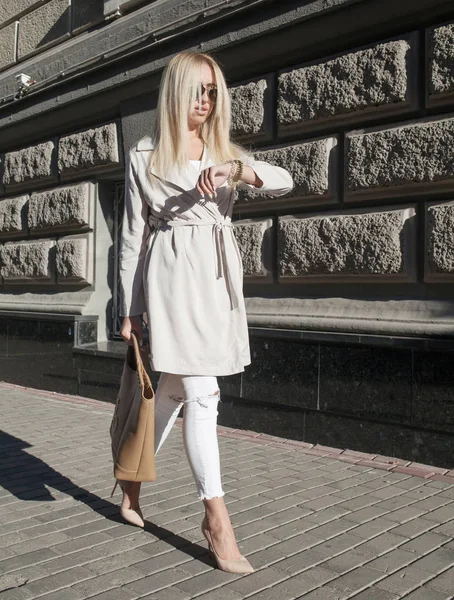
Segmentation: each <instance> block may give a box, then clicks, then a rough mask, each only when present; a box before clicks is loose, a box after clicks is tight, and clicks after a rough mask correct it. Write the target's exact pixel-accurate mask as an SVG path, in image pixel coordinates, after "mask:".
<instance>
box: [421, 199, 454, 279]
mask: <svg viewBox="0 0 454 600" xmlns="http://www.w3.org/2000/svg"><path fill="white" fill-rule="evenodd" d="M453 232H454V201H452V202H444V203H442V204H438V203H437V204H431V205H429V206H427V209H426V250H425V256H426V265H425V267H426V268H425V277H424V279H425V280H426V281H432V280H435V281H436V280H438V279H440V280H442V281H443V280H446V279H452V278H453V276H454V238H453Z"/></svg>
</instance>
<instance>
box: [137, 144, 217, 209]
mask: <svg viewBox="0 0 454 600" xmlns="http://www.w3.org/2000/svg"><path fill="white" fill-rule="evenodd" d="M153 149H154V146H153V141H152V139H151V137H149V136H146V137H144V138H142V139H141V140H140V141H139V142H138V143H137V146H136V151H137V152H149V151H150V150H153ZM214 164H215V163H214V161H213V160H212V158H211V157H210V155H209V152H208V150H207V147H206V145H204V147H203V154H202V158H201V163H200V171H202V170H203V169H206V168H208V167H210V166H212V165H214ZM151 172H152V173H153V174H154V175H156V176H157V177H159V176H158V175H157V174H156V173H155V172H154V171H153V170H152V171H151ZM198 176H199V171H197V169H196V168H195V167H194V165H192V164H191V163H190V162H189V161H188V164H187V167H186V169H178V168H177V167H175V168H173V169H171V170H170V172H169V173H168V175H167V176H166V177H165V179H163V178H162V177H159V179H161V181H163V182H164V183H169V184H171V185H172V186H174V187H177V188H179V189H180V190H181V191H184V192H186V193H188V194H190V195H191V196H192V197H193V198H194V199H195V200H196V201H198V200H199V199H200V195H199V194H198V192H197V190H196V189H195V184H196V183H197V179H198Z"/></svg>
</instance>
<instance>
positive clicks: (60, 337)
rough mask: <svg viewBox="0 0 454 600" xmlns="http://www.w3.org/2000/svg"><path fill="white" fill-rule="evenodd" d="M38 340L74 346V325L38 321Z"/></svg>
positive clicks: (49, 343) (48, 343) (62, 322)
mask: <svg viewBox="0 0 454 600" xmlns="http://www.w3.org/2000/svg"><path fill="white" fill-rule="evenodd" d="M38 339H39V340H41V341H43V342H45V343H46V344H47V345H49V346H50V345H51V344H61V343H66V344H71V347H72V346H73V344H74V323H73V322H72V321H70V322H68V321H56V322H52V321H38Z"/></svg>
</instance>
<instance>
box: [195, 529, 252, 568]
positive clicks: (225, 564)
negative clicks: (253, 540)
mask: <svg viewBox="0 0 454 600" xmlns="http://www.w3.org/2000/svg"><path fill="white" fill-rule="evenodd" d="M201 529H202V533H203V535H204V537H205V538H206V540H207V542H208V548H209V549H210V551H211V552H212V553H213V556H214V558H215V559H216V562H217V565H218V567H219V568H220V569H221V571H226V572H227V573H254V569H253V567H252V565H251V563H250V562H249V561H248V559H247V558H246V557H245V556H243V555H241V558H237V559H235V560H226V559H225V558H221V557H220V556H219V555H218V554H217V552H216V550H215V549H214V545H213V540H212V539H211V534H210V530H209V529H208V527H207V523H206V517H204V518H203V521H202V526H201Z"/></svg>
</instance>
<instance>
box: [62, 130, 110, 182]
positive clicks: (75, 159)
mask: <svg viewBox="0 0 454 600" xmlns="http://www.w3.org/2000/svg"><path fill="white" fill-rule="evenodd" d="M118 163H119V154H118V140H117V125H116V123H109V124H107V125H102V126H101V127H96V128H95V129H87V130H85V131H81V132H79V133H74V134H72V135H68V136H66V137H62V138H60V141H59V144H58V170H59V172H60V173H61V174H62V175H63V176H64V175H70V174H72V173H77V172H80V171H86V170H90V171H93V170H99V169H103V168H106V167H111V166H112V165H114V166H115V165H118Z"/></svg>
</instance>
